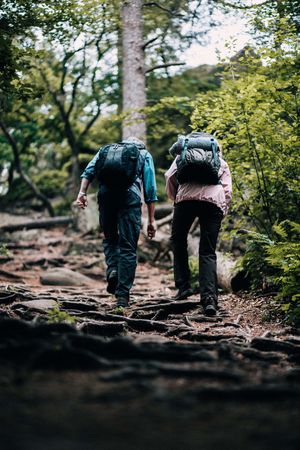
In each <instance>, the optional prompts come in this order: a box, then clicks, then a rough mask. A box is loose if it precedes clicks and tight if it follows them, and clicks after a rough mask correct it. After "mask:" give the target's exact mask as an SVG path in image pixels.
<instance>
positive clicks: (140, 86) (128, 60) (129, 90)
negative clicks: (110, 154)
mask: <svg viewBox="0 0 300 450" xmlns="http://www.w3.org/2000/svg"><path fill="white" fill-rule="evenodd" d="M122 48H123V70H122V72H123V86H122V87H123V113H125V114H126V118H125V119H124V121H123V130H122V132H123V139H127V138H128V137H129V136H136V137H137V138H139V139H142V140H144V141H145V139H146V122H145V116H144V112H143V111H142V109H143V108H145V106H146V86H145V85H146V83H145V56H144V50H143V18H142V0H132V1H124V2H123V6H122Z"/></svg>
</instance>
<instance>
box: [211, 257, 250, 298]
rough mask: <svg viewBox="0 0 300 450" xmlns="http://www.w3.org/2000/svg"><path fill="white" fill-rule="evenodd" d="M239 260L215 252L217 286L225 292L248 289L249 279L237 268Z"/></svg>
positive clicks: (243, 271) (244, 272) (245, 273)
mask: <svg viewBox="0 0 300 450" xmlns="http://www.w3.org/2000/svg"><path fill="white" fill-rule="evenodd" d="M239 261H240V259H235V258H233V257H232V256H231V255H228V254H226V253H221V252H217V276H218V285H219V286H220V287H221V288H222V289H223V290H224V291H227V292H231V291H232V292H238V291H241V290H247V289H249V288H250V277H249V275H248V274H247V272H246V271H245V270H244V269H242V268H241V267H239V265H238V263H239Z"/></svg>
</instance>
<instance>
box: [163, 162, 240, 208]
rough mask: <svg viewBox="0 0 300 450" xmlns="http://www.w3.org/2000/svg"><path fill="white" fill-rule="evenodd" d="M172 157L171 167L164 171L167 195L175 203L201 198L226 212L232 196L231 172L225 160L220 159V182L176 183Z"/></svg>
mask: <svg viewBox="0 0 300 450" xmlns="http://www.w3.org/2000/svg"><path fill="white" fill-rule="evenodd" d="M177 158H178V156H177V157H176V158H175V159H174V161H173V163H172V165H171V167H170V168H169V170H168V171H167V172H166V173H165V178H166V191H167V194H168V197H169V198H170V199H171V200H174V201H175V203H179V202H183V201H185V200H203V201H206V202H211V203H214V204H215V205H217V206H218V207H219V208H220V209H221V210H222V211H223V213H224V214H226V213H227V211H228V209H229V206H230V203H231V198H232V181H231V174H230V170H229V167H228V164H227V163H226V161H224V159H223V158H220V160H221V167H220V170H219V178H220V181H221V183H220V184H217V185H204V184H202V185H201V184H197V183H184V184H178V182H177V178H176V172H177V165H176V159H177Z"/></svg>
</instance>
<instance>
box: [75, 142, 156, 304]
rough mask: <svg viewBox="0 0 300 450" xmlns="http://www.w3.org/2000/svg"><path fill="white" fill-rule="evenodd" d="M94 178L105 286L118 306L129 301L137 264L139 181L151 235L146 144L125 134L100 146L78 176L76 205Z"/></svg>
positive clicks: (151, 181)
mask: <svg viewBox="0 0 300 450" xmlns="http://www.w3.org/2000/svg"><path fill="white" fill-rule="evenodd" d="M95 177H96V178H97V179H98V182H99V192H98V203H99V213H100V224H101V228H102V230H103V233H104V240H103V248H104V254H105V261H106V265H107V271H106V277H107V283H108V284H107V291H108V292H109V293H111V294H115V297H116V299H117V306H118V307H127V306H129V293H130V289H131V287H132V285H133V282H134V277H135V269H136V265H137V254H136V251H137V243H138V238H139V233H140V229H141V205H142V186H143V193H144V201H145V203H146V205H147V209H148V226H147V234H148V237H149V238H150V239H152V238H153V237H154V236H155V232H156V226H155V221H154V209H155V202H156V201H157V195H156V182H155V170H154V164H153V159H152V156H151V154H150V153H149V152H148V151H147V149H146V147H145V144H144V143H143V142H142V141H140V140H139V139H137V138H135V137H130V138H128V139H126V140H123V141H122V142H121V143H118V144H111V145H107V146H105V147H102V148H101V149H100V150H99V151H98V152H97V154H96V155H95V156H94V158H93V159H92V160H91V161H90V163H89V164H88V165H87V167H86V168H85V170H84V172H83V173H82V175H81V179H82V180H81V186H80V191H79V194H78V197H77V205H78V206H79V207H81V208H85V207H86V206H87V196H86V195H87V190H88V187H89V185H90V183H91V182H92V181H93V179H94V178H95Z"/></svg>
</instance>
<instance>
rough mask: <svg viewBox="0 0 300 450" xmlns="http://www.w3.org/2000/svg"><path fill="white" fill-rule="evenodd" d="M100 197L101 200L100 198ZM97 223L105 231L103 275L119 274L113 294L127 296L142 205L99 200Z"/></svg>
mask: <svg viewBox="0 0 300 450" xmlns="http://www.w3.org/2000/svg"><path fill="white" fill-rule="evenodd" d="M100 201H101V200H100ZM99 211H100V224H101V228H102V230H103V233H104V240H103V248H104V255H105V261H106V265H107V271H106V275H107V277H109V275H110V273H111V272H112V271H113V270H116V271H117V274H118V285H117V289H116V292H115V295H116V297H126V298H128V297H129V291H130V289H131V288H132V285H133V282H134V277H135V269H136V265H137V255H136V251H137V243H138V239H139V234H140V229H141V207H140V205H139V206H124V205H120V204H118V202H111V203H109V202H102V204H101V203H100V207H99Z"/></svg>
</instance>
